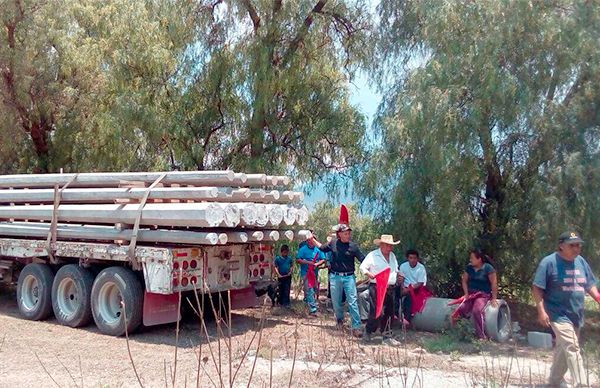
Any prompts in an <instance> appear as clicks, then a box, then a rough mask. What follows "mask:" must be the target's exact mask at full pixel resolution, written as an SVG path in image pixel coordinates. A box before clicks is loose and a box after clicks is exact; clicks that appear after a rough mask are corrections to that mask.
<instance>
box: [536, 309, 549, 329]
mask: <svg viewBox="0 0 600 388" xmlns="http://www.w3.org/2000/svg"><path fill="white" fill-rule="evenodd" d="M538 322H539V323H540V324H541V325H542V326H544V327H550V317H549V316H548V314H547V313H546V310H540V311H538Z"/></svg>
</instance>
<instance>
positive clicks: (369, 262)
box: [359, 249, 398, 286]
mask: <svg viewBox="0 0 600 388" xmlns="http://www.w3.org/2000/svg"><path fill="white" fill-rule="evenodd" d="M386 268H389V269H390V277H389V278H388V286H393V285H394V284H396V274H397V272H398V261H397V260H396V255H394V252H390V256H389V262H388V260H386V259H385V257H383V254H382V253H381V249H376V250H374V251H371V252H369V254H368V255H367V256H366V257H365V259H364V260H363V262H362V263H361V264H360V267H359V269H360V271H361V272H362V273H363V274H366V273H367V272H370V273H372V274H373V275H377V274H378V273H379V272H381V271H383V270H384V269H386ZM370 281H371V283H375V279H370Z"/></svg>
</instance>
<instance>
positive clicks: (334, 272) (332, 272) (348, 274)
mask: <svg viewBox="0 0 600 388" xmlns="http://www.w3.org/2000/svg"><path fill="white" fill-rule="evenodd" d="M329 273H331V274H332V275H338V276H351V275H354V272H336V271H329Z"/></svg>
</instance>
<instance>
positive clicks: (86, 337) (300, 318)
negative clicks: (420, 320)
mask: <svg viewBox="0 0 600 388" xmlns="http://www.w3.org/2000/svg"><path fill="white" fill-rule="evenodd" d="M263 311H264V314H263ZM232 321H233V325H232V334H231V341H230V340H229V338H228V334H227V333H228V330H227V328H226V327H225V328H223V332H224V335H223V336H221V335H220V334H219V331H218V330H217V328H216V324H215V322H214V321H208V322H207V327H208V328H207V331H208V334H209V338H210V341H207V340H206V336H205V335H204V334H202V331H201V330H200V324H199V322H198V321H197V320H193V319H188V320H186V321H185V322H183V323H182V324H181V328H180V333H179V338H178V344H179V345H178V347H177V357H176V358H177V362H176V363H175V350H176V347H175V341H176V325H175V324H171V325H163V326H158V327H152V328H144V329H143V330H141V332H139V333H136V334H134V335H132V336H131V337H130V339H129V347H130V351H131V358H132V359H133V364H132V362H131V360H130V357H129V353H128V349H127V340H126V339H125V338H115V337H109V336H105V335H102V334H100V333H99V332H98V330H97V329H96V328H95V327H94V326H93V325H92V326H89V327H86V328H79V329H72V328H69V327H64V326H60V325H58V324H57V323H56V321H55V320H54V319H50V320H48V321H44V322H32V321H26V320H24V319H21V318H20V317H19V313H18V309H17V306H16V302H15V299H14V295H13V294H12V292H10V291H6V290H2V291H0V387H52V386H59V387H84V386H86V387H133V386H139V385H140V384H139V382H138V379H137V377H136V372H137V374H138V376H139V377H140V381H141V383H142V385H143V386H145V387H165V386H168V387H172V386H176V387H183V386H196V383H197V382H199V385H200V386H207V387H210V386H217V387H218V386H221V385H224V386H229V385H230V383H231V382H232V383H233V384H232V385H233V386H247V385H248V384H249V382H250V384H249V385H250V386H252V387H255V386H288V385H289V383H290V375H291V376H292V378H291V383H292V386H294V387H335V386H340V387H341V386H344V387H349V386H361V387H365V386H366V387H371V386H372V387H376V386H377V387H379V386H394V387H444V388H447V387H449V386H452V387H454V386H474V385H481V384H486V385H490V384H492V383H494V384H496V385H497V386H503V385H505V384H506V383H508V384H509V385H512V386H519V385H520V386H529V385H531V383H540V382H542V381H543V380H544V376H545V375H546V374H547V371H548V368H549V362H550V360H551V353H550V352H549V351H544V352H540V351H537V352H534V351H531V350H530V349H527V348H519V347H515V346H510V345H497V344H486V348H485V349H484V351H483V352H482V353H480V354H477V355H460V354H456V353H453V354H441V353H439V354H437V353H434V354H430V353H427V352H426V351H424V350H423V349H422V347H421V346H420V345H421V343H422V340H423V338H427V336H434V335H433V334H427V333H415V332H408V333H406V335H405V336H402V335H400V336H399V337H398V338H399V339H400V340H401V341H400V342H401V345H399V346H386V345H381V344H376V343H375V344H364V343H362V342H361V341H359V340H355V339H351V338H349V337H348V336H346V335H344V334H343V333H341V332H339V331H336V330H335V327H334V322H333V319H331V318H330V314H323V316H322V317H321V318H317V319H308V318H307V317H305V316H304V314H303V313H302V304H301V303H300V302H297V304H295V306H294V310H293V311H283V312H282V311H279V310H273V311H271V308H270V307H268V308H265V309H264V310H263V309H261V308H254V309H246V310H242V311H236V312H235V313H234V314H233V315H232ZM261 322H262V323H261ZM261 325H262V327H263V329H262V331H261V330H260V327H261ZM219 338H220V340H219ZM259 338H260V346H258V341H259ZM229 342H231V351H230V350H229ZM199 353H200V356H198V354H199ZM244 354H245V355H244ZM229 360H231V362H229ZM271 360H272V361H271ZM133 365H135V371H134V367H133ZM238 368H239V371H237V372H236V370H237V369H238ZM218 369H220V370H221V373H218V372H217V370H218ZM292 369H293V374H292ZM230 370H231V372H230ZM234 375H235V377H234ZM173 376H175V382H173ZM218 376H222V377H221V379H222V380H221V379H219V377H218ZM230 376H231V378H230ZM230 380H232V381H230Z"/></svg>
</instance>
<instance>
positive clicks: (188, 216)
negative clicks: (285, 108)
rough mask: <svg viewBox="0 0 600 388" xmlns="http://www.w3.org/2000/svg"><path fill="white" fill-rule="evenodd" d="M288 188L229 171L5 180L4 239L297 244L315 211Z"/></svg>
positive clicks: (0, 181)
mask: <svg viewBox="0 0 600 388" xmlns="http://www.w3.org/2000/svg"><path fill="white" fill-rule="evenodd" d="M289 184H290V179H289V178H288V177H286V176H272V175H265V174H244V173H236V172H233V171H229V170H227V171H172V172H123V173H111V172H106V173H80V174H22V175H3V176H0V237H11V238H12V237H16V238H32V239H40V238H43V239H46V238H48V236H49V235H50V236H52V237H53V240H55V241H56V240H87V241H90V240H91V241H111V242H114V241H117V242H120V243H123V244H127V242H128V241H131V240H132V239H135V240H137V241H138V242H144V243H179V244H201V245H202V244H205V245H217V244H226V243H228V242H229V243H245V242H260V241H277V240H279V239H280V238H286V239H289V240H293V239H294V237H295V232H294V230H295V229H298V228H299V227H301V226H303V225H305V224H306V222H307V220H308V210H307V209H306V207H305V206H303V205H302V201H303V200H304V195H303V194H302V193H301V192H297V191H292V190H289V187H288V186H289ZM136 226H137V227H136ZM134 235H135V238H134Z"/></svg>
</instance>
